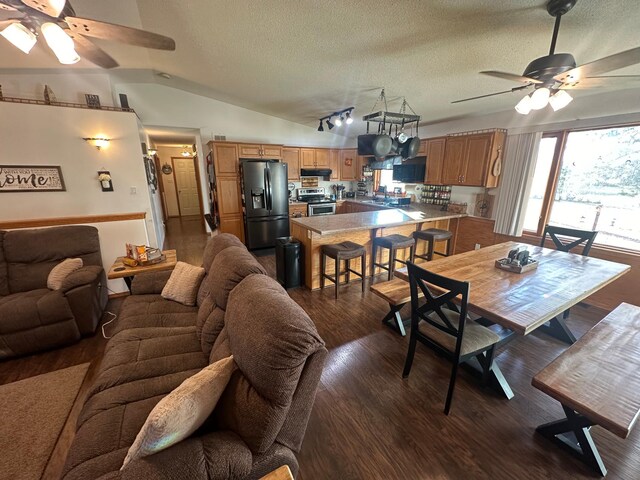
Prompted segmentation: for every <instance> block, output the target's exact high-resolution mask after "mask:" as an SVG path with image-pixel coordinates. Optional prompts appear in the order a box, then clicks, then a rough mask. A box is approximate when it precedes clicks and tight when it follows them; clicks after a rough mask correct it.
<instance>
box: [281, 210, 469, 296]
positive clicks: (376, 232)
mask: <svg viewBox="0 0 640 480" xmlns="http://www.w3.org/2000/svg"><path fill="white" fill-rule="evenodd" d="M464 216H466V215H465V214H458V213H451V212H443V211H442V210H440V209H439V208H433V207H425V206H423V205H421V206H420V208H419V209H417V208H412V207H408V208H404V209H403V208H391V209H390V208H387V207H381V209H380V210H377V211H369V212H359V213H344V214H341V215H322V216H317V217H306V218H292V219H291V236H292V237H294V238H296V239H297V240H298V241H300V242H301V243H302V245H303V250H304V267H305V269H304V272H305V285H306V286H307V288H309V289H312V290H313V289H317V288H320V249H321V247H322V245H327V244H332V243H340V242H345V241H351V242H355V243H358V244H360V245H363V246H364V247H365V248H366V249H367V265H368V272H367V275H370V272H371V264H372V259H371V244H372V239H373V238H375V237H376V236H378V237H379V236H386V235H391V234H401V235H407V236H410V235H411V234H412V233H413V232H414V231H416V230H426V229H427V228H440V229H443V230H450V231H452V232H454V236H453V238H452V239H451V241H453V242H455V232H456V230H457V227H458V219H459V218H461V217H464ZM425 246H426V245H425V242H419V245H418V250H417V253H424V252H425ZM444 249H445V246H444V242H438V243H436V250H437V251H444ZM379 251H380V252H381V254H382V257H379V258H378V260H380V259H382V261H383V262H387V261H388V250H386V249H380V250H379ZM407 254H408V250H406V251H404V252H401V251H399V252H398V258H400V259H405V255H407ZM351 267H352V268H353V269H354V270H356V271H360V268H361V267H360V260H359V259H355V260H352V263H351ZM334 268H335V266H334V262H333V260H332V259H330V258H328V259H327V271H328V272H330V273H333V272H334ZM381 271H383V270H381V269H380V268H377V267H376V270H375V272H374V273H375V274H377V273H380V272H381ZM342 282H344V278H343V279H341V283H342Z"/></svg>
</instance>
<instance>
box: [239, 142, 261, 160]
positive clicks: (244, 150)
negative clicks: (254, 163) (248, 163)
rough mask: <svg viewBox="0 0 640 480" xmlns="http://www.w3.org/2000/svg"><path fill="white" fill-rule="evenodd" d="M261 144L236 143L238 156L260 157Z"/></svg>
mask: <svg viewBox="0 0 640 480" xmlns="http://www.w3.org/2000/svg"><path fill="white" fill-rule="evenodd" d="M261 153H262V145H251V144H248V143H239V144H238V156H239V157H240V158H262V155H261Z"/></svg>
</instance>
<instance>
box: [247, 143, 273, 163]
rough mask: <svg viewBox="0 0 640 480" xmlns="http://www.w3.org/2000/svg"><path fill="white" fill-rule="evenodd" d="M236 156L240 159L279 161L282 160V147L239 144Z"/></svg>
mask: <svg viewBox="0 0 640 480" xmlns="http://www.w3.org/2000/svg"><path fill="white" fill-rule="evenodd" d="M238 155H239V157H240V158H257V159H274V160H279V159H281V158H282V145H256V144H251V143H239V144H238Z"/></svg>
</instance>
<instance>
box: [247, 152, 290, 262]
mask: <svg viewBox="0 0 640 480" xmlns="http://www.w3.org/2000/svg"><path fill="white" fill-rule="evenodd" d="M240 178H241V179H242V200H243V206H244V225H245V243H246V245H247V248H248V249H249V250H254V249H257V248H269V247H274V246H275V244H276V238H279V237H287V236H289V190H288V187H287V184H288V180H287V164H286V163H281V162H278V161H277V160H248V159H240Z"/></svg>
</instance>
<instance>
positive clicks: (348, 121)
mask: <svg viewBox="0 0 640 480" xmlns="http://www.w3.org/2000/svg"><path fill="white" fill-rule="evenodd" d="M345 122H346V123H347V125H351V124H352V123H353V118H351V111H349V112H347V119H346V120H345Z"/></svg>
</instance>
